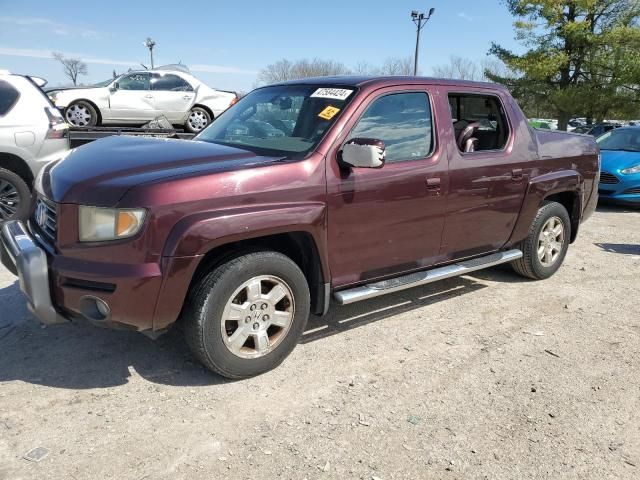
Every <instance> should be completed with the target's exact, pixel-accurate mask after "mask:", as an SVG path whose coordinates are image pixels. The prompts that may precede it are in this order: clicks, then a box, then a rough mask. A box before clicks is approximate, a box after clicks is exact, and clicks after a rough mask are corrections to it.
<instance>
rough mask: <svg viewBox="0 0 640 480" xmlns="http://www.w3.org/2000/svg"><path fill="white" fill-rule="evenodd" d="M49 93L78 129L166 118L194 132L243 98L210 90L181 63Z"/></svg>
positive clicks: (232, 93)
mask: <svg viewBox="0 0 640 480" xmlns="http://www.w3.org/2000/svg"><path fill="white" fill-rule="evenodd" d="M48 93H49V97H50V98H51V100H52V101H53V102H54V103H55V104H56V106H57V107H58V108H59V109H60V110H62V111H63V112H64V116H65V118H66V120H67V122H68V123H69V124H70V125H72V126H74V127H88V126H94V125H111V124H115V125H142V124H144V123H146V122H148V121H150V120H153V119H154V118H156V117H158V116H160V115H163V116H165V117H166V118H167V119H168V120H169V121H170V122H171V123H172V124H174V125H184V127H185V128H186V129H187V130H188V131H190V132H192V133H197V132H199V131H201V130H202V129H204V128H205V127H206V126H207V125H209V123H211V120H212V119H214V118H215V117H217V116H218V115H220V114H221V113H222V112H223V111H224V110H226V109H227V108H229V106H230V105H232V104H233V103H235V102H236V100H237V95H236V94H235V93H234V92H227V91H223V90H215V89H213V88H211V87H208V86H207V85H205V84H204V83H203V82H201V81H200V80H198V79H197V78H195V77H194V76H193V75H191V74H190V73H189V72H188V70H186V69H185V68H184V66H181V65H168V66H166V67H159V68H156V69H152V70H140V71H133V72H127V73H125V74H124V75H120V76H119V77H117V78H115V79H111V80H106V81H104V82H101V83H98V84H96V85H93V86H89V87H73V88H65V89H62V88H59V89H53V90H49V92H48Z"/></svg>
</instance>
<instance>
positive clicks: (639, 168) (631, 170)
mask: <svg viewBox="0 0 640 480" xmlns="http://www.w3.org/2000/svg"><path fill="white" fill-rule="evenodd" d="M620 173H623V174H625V175H631V174H632V173H640V163H639V164H638V165H634V166H633V167H629V168H623V169H622V170H620Z"/></svg>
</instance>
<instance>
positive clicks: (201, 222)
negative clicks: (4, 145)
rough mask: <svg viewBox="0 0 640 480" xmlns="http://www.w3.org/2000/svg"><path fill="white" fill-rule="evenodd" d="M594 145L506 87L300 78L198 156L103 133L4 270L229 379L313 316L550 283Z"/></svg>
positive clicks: (74, 164)
mask: <svg viewBox="0 0 640 480" xmlns="http://www.w3.org/2000/svg"><path fill="white" fill-rule="evenodd" d="M598 172H599V151H598V148H597V146H596V143H595V142H594V140H593V139H592V138H591V137H588V136H582V135H574V134H567V133H561V132H551V131H540V130H533V129H531V128H530V127H529V125H528V123H527V121H526V119H525V118H524V116H523V114H522V112H521V110H520V109H519V108H518V106H517V104H516V103H515V101H514V100H513V99H512V97H511V96H510V95H509V92H508V91H507V90H506V89H505V88H503V87H501V86H498V85H494V84H486V83H472V82H462V81H450V80H434V79H428V78H416V77H390V78H355V77H335V78H322V79H307V80H303V81H295V82H288V83H283V84H279V85H272V86H268V87H264V88H259V89H257V90H254V91H253V92H251V93H250V94H248V95H247V96H246V97H244V98H242V99H241V100H240V101H239V102H238V103H237V104H236V105H235V106H233V107H232V108H231V109H229V110H228V111H226V112H225V113H224V114H222V115H221V116H220V117H219V118H217V119H216V120H215V122H213V123H212V124H211V125H210V126H209V127H208V128H207V129H206V130H204V131H203V132H202V133H200V134H199V135H198V136H197V137H196V138H195V141H184V140H169V139H162V140H159V139H142V138H127V137H111V138H107V139H103V140H100V141H96V142H94V143H92V144H89V145H86V146H83V147H81V148H78V149H76V150H74V151H73V152H72V153H71V154H70V155H69V156H68V157H67V158H66V159H64V160H62V161H60V162H58V163H54V164H51V165H50V166H48V168H46V169H43V172H42V174H41V175H40V176H39V177H38V178H37V180H36V182H35V183H36V185H35V189H36V198H35V200H34V204H33V206H32V209H31V214H30V215H29V218H28V220H26V221H13V222H8V223H6V224H4V225H3V226H2V229H1V235H0V236H1V240H2V242H0V243H1V244H2V248H1V249H0V250H1V251H2V260H3V263H4V264H5V265H6V266H7V267H8V268H9V269H10V270H12V271H13V272H14V273H17V274H18V275H19V278H20V287H21V289H22V291H23V292H24V294H25V296H26V298H27V300H28V304H29V307H30V309H31V311H32V312H33V313H34V314H35V316H36V317H38V318H39V319H40V320H41V321H42V322H44V323H47V324H51V323H58V322H64V321H68V320H74V319H88V320H90V321H91V322H93V323H96V324H101V325H106V326H111V327H119V328H122V327H124V328H131V329H135V330H139V331H142V332H146V333H148V334H152V335H155V334H158V333H160V332H162V331H164V330H166V329H167V328H168V327H169V326H170V325H172V324H173V323H175V322H176V321H177V320H180V321H181V322H183V323H184V329H185V332H186V337H187V341H188V343H189V344H190V346H191V348H192V349H193V351H194V353H195V355H196V356H197V357H198V358H199V359H200V360H201V361H202V363H203V364H204V365H206V366H207V367H208V368H209V369H211V370H213V371H215V372H217V373H219V374H221V375H224V376H227V377H232V378H241V377H248V376H251V375H256V374H259V373H262V372H265V371H267V370H269V369H271V368H273V367H275V366H276V365H278V364H279V363H280V362H281V361H282V360H283V359H284V358H285V357H286V356H287V355H288V354H289V353H290V352H291V351H292V349H293V348H294V346H295V345H296V343H297V341H298V339H299V337H300V335H301V334H302V333H303V331H304V329H305V325H306V323H307V318H308V316H309V314H311V313H312V314H316V315H322V314H324V313H325V312H326V311H327V309H328V306H329V301H330V299H331V298H333V299H335V301H336V302H337V303H338V304H348V303H352V302H357V301H360V300H365V299H368V298H372V297H375V296H378V295H383V294H386V293H390V292H396V291H398V290H401V289H406V288H411V287H415V286H418V285H423V284H426V283H429V282H433V281H436V280H440V279H443V278H448V277H452V276H455V275H462V274H466V273H468V272H472V271H474V270H478V269H482V268H485V267H489V266H492V265H497V264H500V263H507V262H509V263H511V264H512V265H513V267H514V269H515V271H516V272H517V273H519V274H521V275H524V276H525V277H528V278H533V279H543V278H547V277H549V276H551V275H552V274H553V273H554V272H555V271H556V270H557V269H558V268H559V267H560V264H561V263H562V261H563V259H564V257H565V254H566V252H567V248H568V246H569V243H571V242H573V241H574V240H575V238H576V235H577V233H578V228H579V226H580V224H581V223H582V222H583V221H584V220H585V219H586V218H587V217H589V215H591V213H592V212H593V211H594V209H595V206H596V202H597V183H598V175H599V173H598Z"/></svg>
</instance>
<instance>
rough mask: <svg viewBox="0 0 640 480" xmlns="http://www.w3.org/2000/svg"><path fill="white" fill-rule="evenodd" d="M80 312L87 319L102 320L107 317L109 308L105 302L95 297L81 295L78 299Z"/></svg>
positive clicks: (109, 312)
mask: <svg viewBox="0 0 640 480" xmlns="http://www.w3.org/2000/svg"><path fill="white" fill-rule="evenodd" d="M79 306H80V312H82V315H84V316H85V317H86V318H88V319H89V320H96V321H102V320H106V319H107V318H109V315H111V309H110V308H109V305H107V302H105V301H104V300H102V299H100V298H96V297H89V296H87V297H82V298H81V299H80V305H79Z"/></svg>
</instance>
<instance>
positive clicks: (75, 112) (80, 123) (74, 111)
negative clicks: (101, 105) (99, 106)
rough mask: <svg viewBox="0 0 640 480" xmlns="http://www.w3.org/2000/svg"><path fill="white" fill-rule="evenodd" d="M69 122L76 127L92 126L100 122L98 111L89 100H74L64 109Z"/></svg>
mask: <svg viewBox="0 0 640 480" xmlns="http://www.w3.org/2000/svg"><path fill="white" fill-rule="evenodd" d="M64 117H65V119H66V120H67V122H68V123H69V124H71V125H73V126H74V127H92V126H94V125H97V124H98V112H96V109H95V108H94V107H93V105H91V104H90V103H89V102H85V101H84V100H79V101H77V102H73V103H72V104H71V105H69V106H68V107H67V108H66V110H65V111H64Z"/></svg>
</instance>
